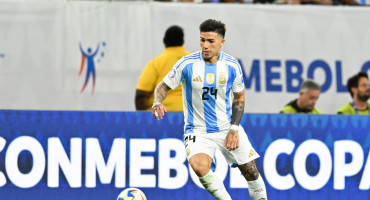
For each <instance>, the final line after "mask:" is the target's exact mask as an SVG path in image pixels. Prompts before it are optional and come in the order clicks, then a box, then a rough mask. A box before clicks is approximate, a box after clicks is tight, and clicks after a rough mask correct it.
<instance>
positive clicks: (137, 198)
mask: <svg viewBox="0 0 370 200" xmlns="http://www.w3.org/2000/svg"><path fill="white" fill-rule="evenodd" d="M117 200H146V196H145V194H144V193H143V192H142V191H141V190H139V189H137V188H126V189H125V190H123V191H122V192H121V193H120V194H119V195H118V197H117Z"/></svg>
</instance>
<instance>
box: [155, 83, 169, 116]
mask: <svg viewBox="0 0 370 200" xmlns="http://www.w3.org/2000/svg"><path fill="white" fill-rule="evenodd" d="M170 89H171V88H170V87H168V85H167V84H166V83H164V82H163V81H161V82H160V83H158V85H157V87H155V90H154V101H153V106H152V113H153V116H154V117H155V118H156V119H157V120H159V119H163V116H164V113H166V112H167V109H166V107H165V106H164V105H163V104H162V102H163V100H164V99H165V98H166V97H167V93H168V90H170Z"/></svg>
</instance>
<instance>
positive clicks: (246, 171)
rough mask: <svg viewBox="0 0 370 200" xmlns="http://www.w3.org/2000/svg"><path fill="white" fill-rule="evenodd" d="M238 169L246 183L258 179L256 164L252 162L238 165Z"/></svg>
mask: <svg viewBox="0 0 370 200" xmlns="http://www.w3.org/2000/svg"><path fill="white" fill-rule="evenodd" d="M238 168H239V169H240V171H241V172H242V174H243V176H244V178H245V179H246V180H247V181H255V180H257V179H258V177H259V172H258V170H257V167H256V164H255V163H254V160H252V161H250V162H248V163H246V164H242V165H238Z"/></svg>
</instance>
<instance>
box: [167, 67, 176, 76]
mask: <svg viewBox="0 0 370 200" xmlns="http://www.w3.org/2000/svg"><path fill="white" fill-rule="evenodd" d="M175 75H176V71H175V70H174V69H171V71H170V72H168V78H173V77H175Z"/></svg>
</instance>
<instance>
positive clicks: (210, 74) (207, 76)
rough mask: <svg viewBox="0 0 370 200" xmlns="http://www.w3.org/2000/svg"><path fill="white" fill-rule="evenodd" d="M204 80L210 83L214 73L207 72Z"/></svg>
mask: <svg viewBox="0 0 370 200" xmlns="http://www.w3.org/2000/svg"><path fill="white" fill-rule="evenodd" d="M206 81H207V83H208V84H212V83H213V82H215V74H213V73H207V75H206Z"/></svg>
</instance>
